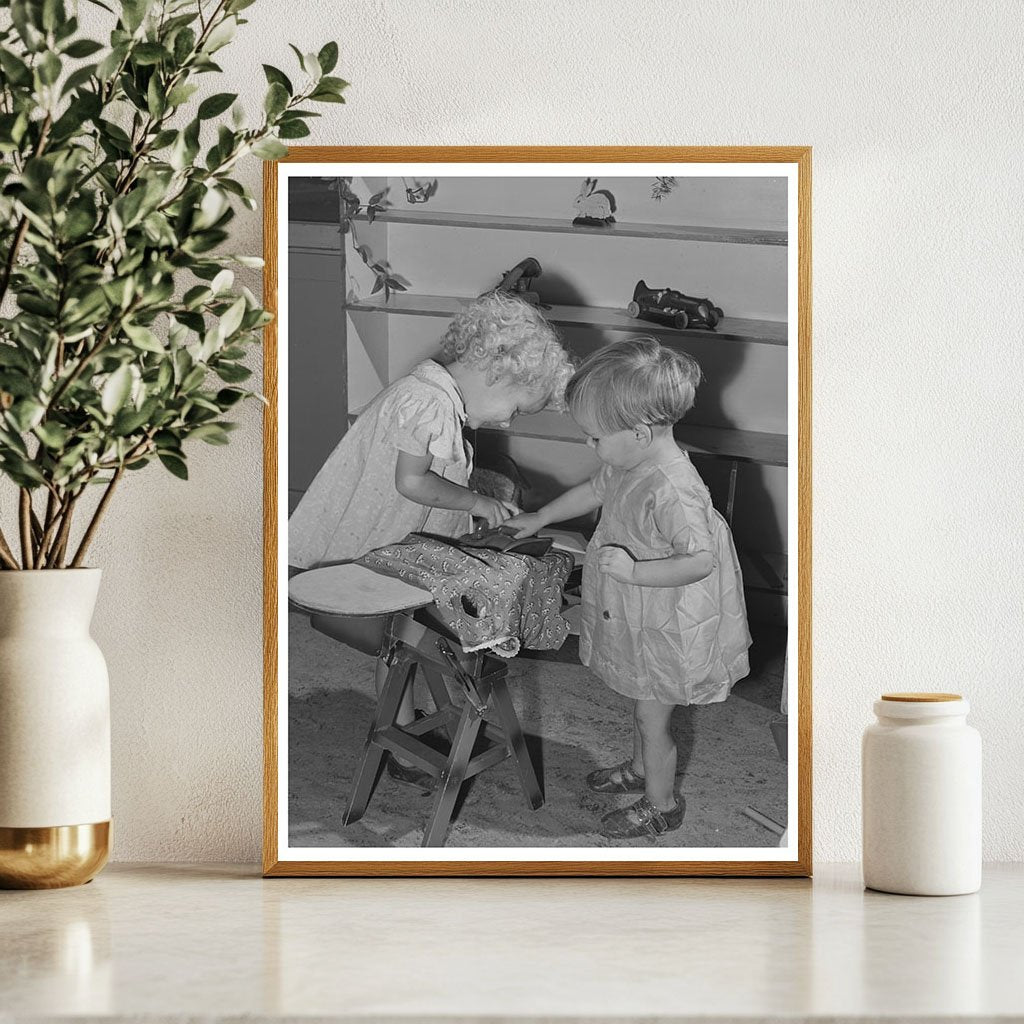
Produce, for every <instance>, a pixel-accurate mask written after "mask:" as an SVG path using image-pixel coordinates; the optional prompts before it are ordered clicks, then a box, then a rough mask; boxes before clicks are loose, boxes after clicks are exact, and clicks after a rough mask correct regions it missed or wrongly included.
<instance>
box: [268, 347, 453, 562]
mask: <svg viewBox="0 0 1024 1024" xmlns="http://www.w3.org/2000/svg"><path fill="white" fill-rule="evenodd" d="M465 422H466V406H465V403H464V402H463V399H462V395H461V393H460V392H459V389H458V387H457V386H456V384H455V381H454V379H453V378H452V376H451V374H450V373H449V372H448V371H447V370H446V369H445V368H444V367H443V366H442V365H441V364H440V363H437V362H435V361H434V360H432V359H428V360H426V361H425V362H422V363H419V364H418V365H417V366H415V367H414V368H413V369H412V371H411V372H410V373H409V374H408V375H407V376H405V377H402V378H400V379H399V380H397V381H395V382H394V383H393V384H391V385H389V386H388V387H387V388H385V389H384V390H383V391H382V392H381V393H380V394H379V395H378V396H377V397H376V398H375V399H374V400H373V401H372V402H371V403H370V404H369V405H368V406H367V407H366V409H365V410H364V411H363V412H362V413H361V414H360V416H359V418H358V419H357V420H356V422H355V423H354V424H353V426H352V427H351V428H350V429H349V431H348V433H347V434H346V435H345V436H344V437H343V438H342V439H341V441H340V442H339V443H338V445H337V447H336V448H335V449H334V451H333V452H331V454H330V455H329V456H328V457H327V461H326V462H325V463H324V464H323V466H322V467H321V469H320V471H319V472H318V473H317V475H316V477H315V478H314V479H313V482H312V483H311V484H310V485H309V488H308V489H307V490H306V492H305V494H304V495H303V496H302V498H301V500H300V501H299V503H298V505H297V506H296V508H295V511H294V512H292V514H291V516H290V517H289V519H288V564H289V565H291V566H296V567H298V568H302V569H312V568H315V567H316V566H318V565H329V564H333V563H336V562H345V561H350V560H352V559H355V558H359V557H361V556H362V555H364V554H366V552H367V551H372V550H373V549H374V548H377V547H381V546H382V545H384V544H392V543H394V542H395V541H398V540H401V539H402V538H403V537H404V536H405V535H406V534H407V533H412V532H413V531H420V532H426V533H434V534H438V535H440V536H445V537H456V536H459V535H460V534H463V533H467V532H468V531H469V530H470V529H471V526H472V519H471V517H470V514H469V512H465V511H461V510H457V509H456V510H453V509H443V508H431V507H429V506H427V505H420V504H418V503H417V502H414V501H410V500H409V499H408V498H405V497H403V496H402V495H401V494H399V493H398V491H397V490H396V488H395V465H396V463H397V461H398V453H399V452H400V451H403V452H408V453H409V454H411V455H426V454H428V453H429V454H430V455H431V456H432V461H431V465H430V468H431V470H432V472H434V473H436V474H437V475H438V476H440V477H443V478H444V479H445V480H451V481H452V483H456V484H460V485H461V486H463V487H465V486H467V485H468V483H469V474H470V471H471V469H472V449H471V448H470V446H469V444H468V442H467V441H466V440H465V439H464V438H463V435H462V428H463V426H464V425H465Z"/></svg>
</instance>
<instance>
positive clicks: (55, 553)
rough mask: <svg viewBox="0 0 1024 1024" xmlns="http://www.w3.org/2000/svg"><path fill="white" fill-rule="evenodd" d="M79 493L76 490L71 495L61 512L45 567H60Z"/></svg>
mask: <svg viewBox="0 0 1024 1024" xmlns="http://www.w3.org/2000/svg"><path fill="white" fill-rule="evenodd" d="M81 493H82V492H81V491H78V492H77V493H76V494H74V495H72V496H71V497H70V498H69V499H68V501H67V504H65V506H64V509H63V511H62V512H61V515H60V530H59V531H58V533H57V539H56V540H55V541H54V542H53V547H52V548H51V549H50V554H49V557H48V558H47V559H46V568H47V569H60V568H61V564H60V563H61V562H62V561H63V560H64V552H65V551H66V550H67V546H68V534H69V533H70V532H71V516H72V514H73V513H74V511H75V502H76V501H78V495H79V494H81Z"/></svg>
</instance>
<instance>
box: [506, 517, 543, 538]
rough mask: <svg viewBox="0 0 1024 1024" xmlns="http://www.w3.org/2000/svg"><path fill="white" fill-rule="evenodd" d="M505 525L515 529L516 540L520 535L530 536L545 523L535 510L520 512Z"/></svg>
mask: <svg viewBox="0 0 1024 1024" xmlns="http://www.w3.org/2000/svg"><path fill="white" fill-rule="evenodd" d="M505 525H506V526H508V527H509V528H510V529H513V530H515V531H516V540H519V539H520V538H521V537H532V536H533V535H534V534H535V533H536V532H537V531H538V530H539V529H541V528H542V527H544V526H545V525H546V524H545V522H544V520H543V519H541V517H540V515H539V513H537V512H520V513H519V515H517V516H513V517H512V518H511V519H510V520H508V522H507V523H505Z"/></svg>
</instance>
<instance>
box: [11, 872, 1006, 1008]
mask: <svg viewBox="0 0 1024 1024" xmlns="http://www.w3.org/2000/svg"><path fill="white" fill-rule="evenodd" d="M70 1014H73V1015H97V1016H102V1015H107V1016H112V1017H119V1018H122V1019H124V1018H129V1017H134V1016H136V1015H142V1014H145V1015H147V1016H148V1017H150V1018H151V1019H152V1020H153V1021H157V1020H166V1021H171V1020H174V1021H179V1020H184V1019H186V1018H190V1017H192V1018H194V1017H197V1016H202V1017H204V1018H206V1019H207V1020H215V1019H218V1018H226V1017H232V1016H233V1017H239V1016H246V1017H248V1018H250V1019H252V1018H277V1019H279V1018H284V1017H300V1016H306V1017H309V1016H318V1017H349V1018H362V1019H364V1020H365V1019H373V1020H384V1019H389V1018H407V1019H409V1018H412V1019H416V1018H422V1017H427V1016H429V1017H433V1018H435V1019H436V1020H448V1019H459V1020H463V1021H465V1020H472V1019H475V1018H480V1017H488V1018H490V1019H492V1020H493V1019H495V1018H506V1017H507V1018H516V1019H517V1020H520V1021H523V1020H531V1019H537V1018H544V1019H548V1018H555V1017H557V1018H562V1019H565V1018H577V1019H586V1020H593V1019H595V1018H606V1019H607V1018H618V1019H620V1020H636V1019H638V1018H643V1017H648V1018H649V1017H651V1016H657V1017H659V1018H665V1019H667V1020H676V1019H679V1020H691V1021H692V1020H701V1019H707V1018H714V1019H715V1020H716V1021H721V1020H723V1019H728V1018H738V1017H748V1018H749V1017H757V1018H763V1017H786V1018H790V1019H795V1020H801V1019H816V1018H823V1017H843V1018H861V1019H863V1018H874V1017H876V1016H884V1017H887V1018H899V1020H900V1021H901V1022H902V1021H908V1020H921V1019H924V1018H927V1017H935V1016H958V1017H968V1018H971V1019H980V1020H985V1019H988V1018H994V1017H996V1016H1002V1017H1003V1018H1004V1020H1003V1024H1005V1017H1006V1016H1019V1017H1021V1018H1022V1019H1024V865H1009V864H993V865H989V866H987V867H986V873H985V882H984V885H983V887H982V890H981V892H980V893H977V894H975V895H973V896H957V897H946V898H921V897H906V896H888V895H884V894H881V893H874V892H865V891H864V890H863V889H862V887H861V881H860V871H859V867H858V866H857V865H823V866H819V868H818V869H817V872H816V877H815V879H814V881H813V882H810V881H807V880H771V879H740V878H737V879H653V878H652V879H558V880H543V879H268V880H263V879H261V878H260V877H259V873H258V869H257V868H256V867H255V866H249V865H226V864H214V865H196V864H162V865H145V864H134V865H133V864H122V865H112V866H110V867H108V868H107V869H106V870H105V871H104V872H103V873H102V874H101V875H100V876H99V877H98V878H97V879H96V881H95V882H93V883H91V884H90V885H87V886H82V887H79V888H77V889H65V890H50V891H40V892H2V893H0V1021H2V1022H5V1024H6V1022H17V1021H22V1020H30V1019H31V1020H38V1019H39V1018H40V1017H46V1016H51V1017H53V1016H58V1015H70Z"/></svg>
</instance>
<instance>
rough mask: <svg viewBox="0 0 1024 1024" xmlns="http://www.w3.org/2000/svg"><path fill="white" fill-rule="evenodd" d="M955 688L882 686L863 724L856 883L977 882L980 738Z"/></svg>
mask: <svg viewBox="0 0 1024 1024" xmlns="http://www.w3.org/2000/svg"><path fill="white" fill-rule="evenodd" d="M968 710H969V705H968V703H967V701H966V700H964V699H963V698H962V697H960V696H959V695H958V694H955V693H889V694H885V695H883V697H882V699H881V700H878V701H876V702H875V714H876V715H877V716H878V721H877V722H874V723H873V724H871V725H869V726H868V727H867V729H865V730H864V741H863V745H862V762H861V768H862V775H861V780H862V786H863V789H862V796H863V829H864V832H863V838H864V849H863V854H864V860H863V868H864V884H865V885H866V886H867V887H868V888H869V889H880V890H882V891H884V892H895V893H907V894H909V895H914V896H957V895H962V894H964V893H970V892H976V891H977V890H978V889H979V888H980V887H981V737H980V736H979V735H978V732H977V730H976V729H973V728H971V726H969V725H968V724H967V712H968Z"/></svg>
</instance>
